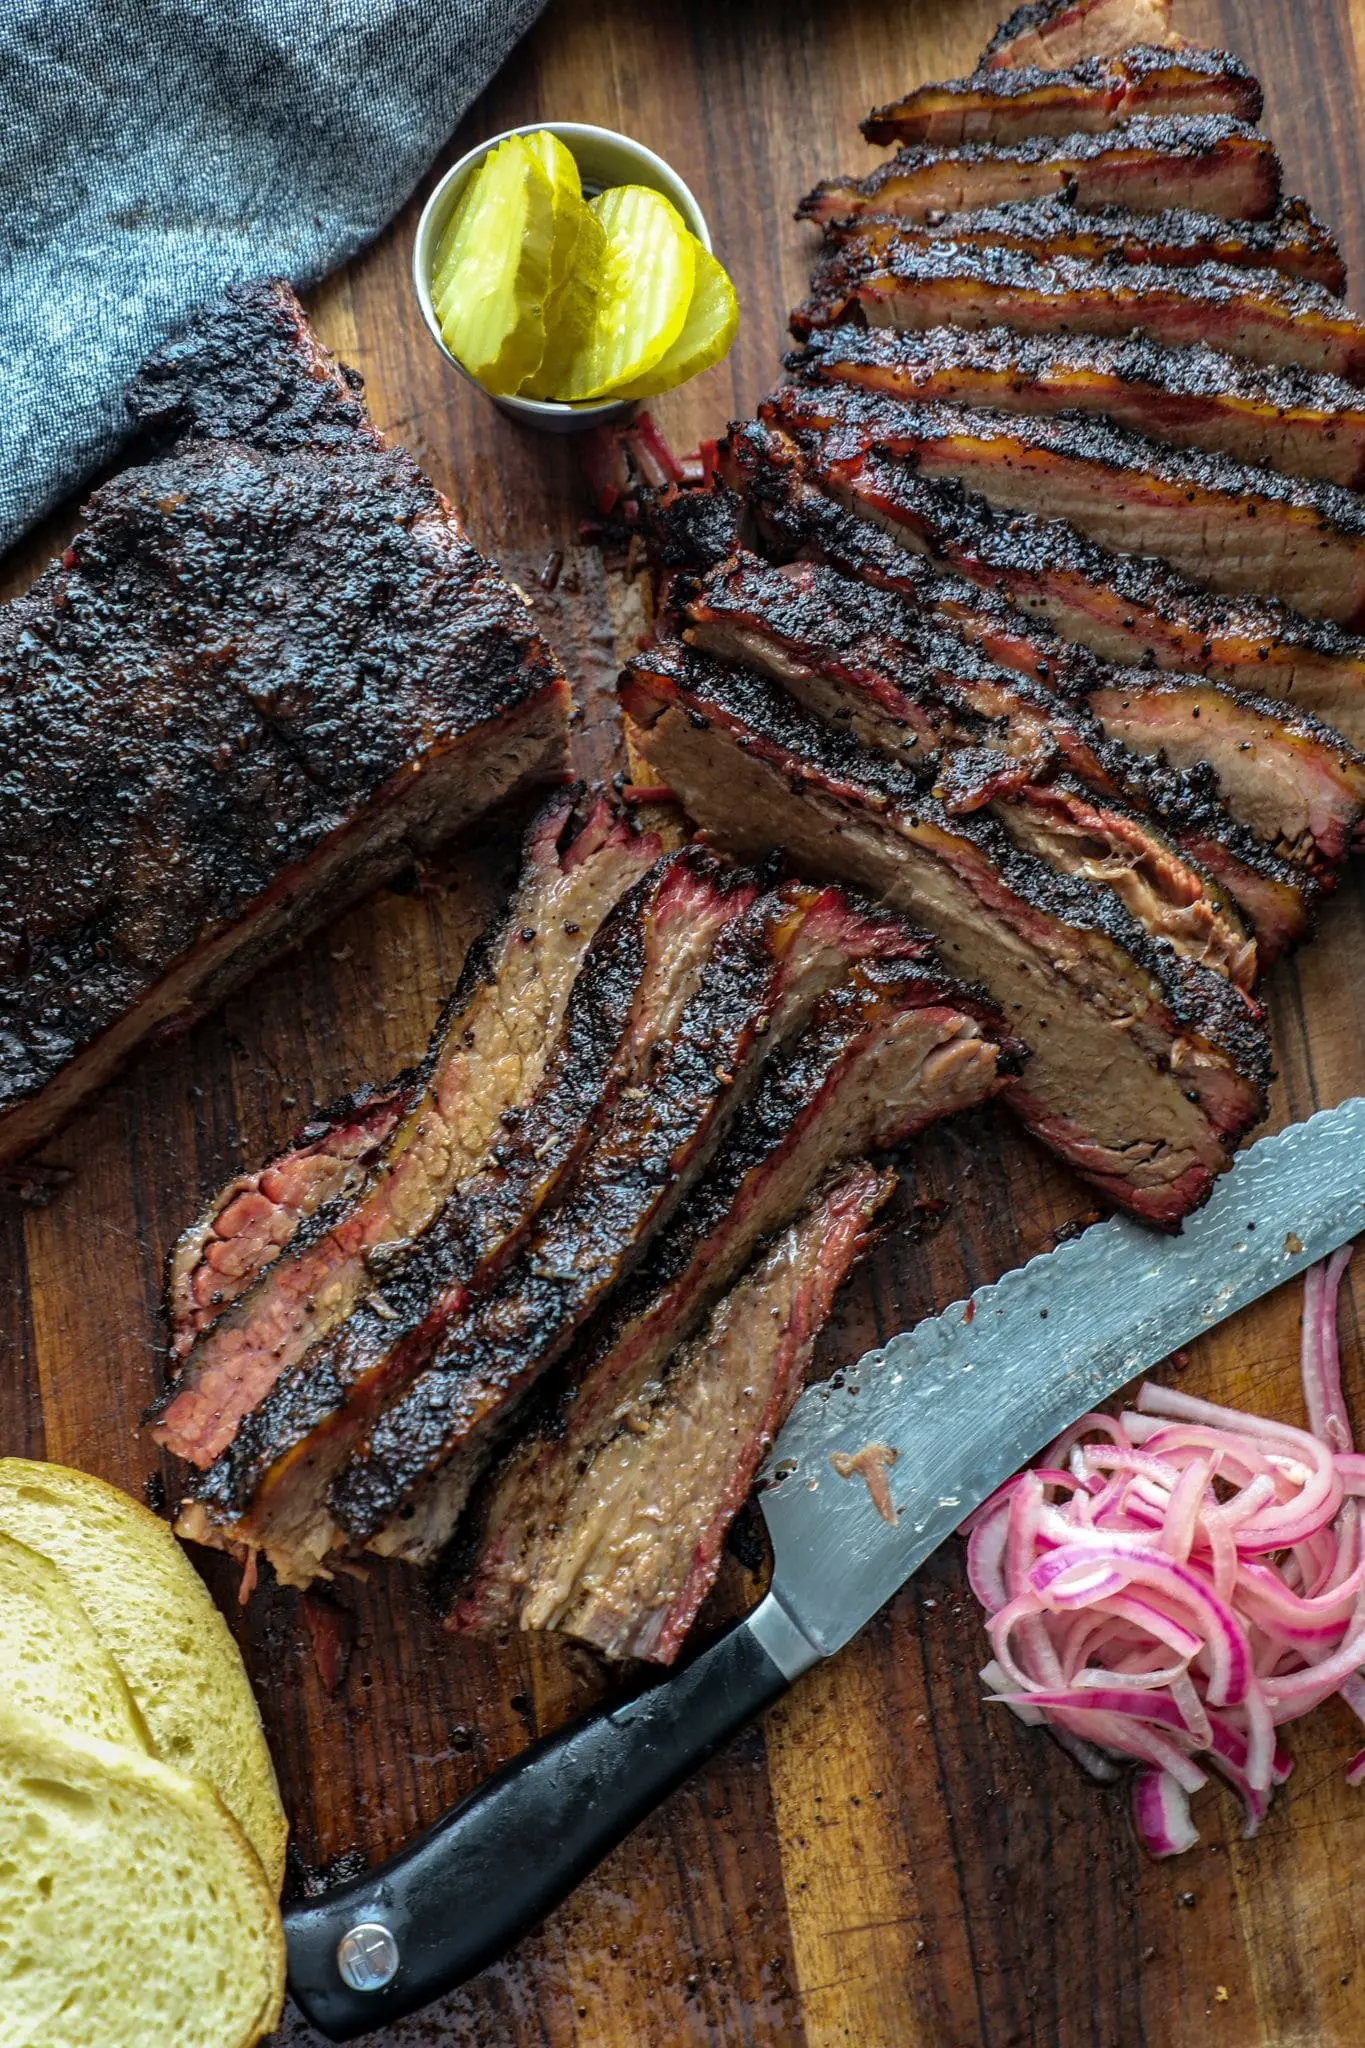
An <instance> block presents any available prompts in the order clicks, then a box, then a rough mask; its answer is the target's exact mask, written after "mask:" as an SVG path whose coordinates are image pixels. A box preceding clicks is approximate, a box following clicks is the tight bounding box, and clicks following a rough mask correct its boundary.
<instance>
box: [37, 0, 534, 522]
mask: <svg viewBox="0 0 1365 2048" xmlns="http://www.w3.org/2000/svg"><path fill="white" fill-rule="evenodd" d="M542 4H543V0H0V107H2V108H3V109H4V113H3V117H2V118H0V550H3V549H4V548H6V547H8V546H9V545H10V544H11V543H12V542H13V541H14V540H15V539H16V538H17V537H18V535H19V534H20V533H21V532H23V530H24V529H25V527H27V526H28V525H30V524H31V523H32V522H33V521H34V520H35V519H36V518H37V517H38V516H39V514H40V513H42V512H43V511H45V510H46V509H47V507H48V506H50V505H51V504H53V503H54V502H55V501H56V500H57V499H58V498H60V497H61V496H62V495H63V494H64V493H65V492H67V491H69V490H70V489H72V488H73V487H74V486H75V485H76V484H78V483H79V482H81V481H82V479H83V478H85V477H86V476H88V475H89V474H90V472H91V471H92V470H93V469H95V468H97V467H98V466H99V464H100V463H102V462H105V461H107V460H108V458H109V457H110V456H111V455H112V454H113V453H114V451H115V449H116V448H117V446H118V443H119V440H120V439H121V437H122V435H123V432H124V416H123V400H122V392H123V387H124V385H125V384H126V383H127V381H128V378H129V376H130V375H131V374H132V372H133V370H134V369H135V368H136V366H137V364H138V363H139V361H140V360H141V358H142V357H143V356H144V355H145V354H146V353H147V351H148V349H149V348H152V347H154V346H155V345H156V344H157V343H158V342H159V341H161V340H163V339H164V338H165V336H166V335H167V334H168V333H169V332H170V331H171V329H172V328H173V327H175V325H176V324H177V323H178V322H179V320H180V319H181V318H182V316H183V315H184V314H185V313H187V312H188V311H190V310H191V309H192V308H193V307H195V306H197V305H201V304H203V303H204V301H206V300H208V299H210V298H212V297H213V296H214V295H215V294H216V293H217V292H218V291H219V290H220V289H221V287H222V286H223V285H225V284H227V283H229V282H231V281H232V280H234V279H237V278H243V277H253V276H261V275H264V274H267V273H270V274H274V275H277V276H278V275H281V274H283V275H286V276H288V277H290V278H292V279H293V280H294V282H295V283H297V284H308V283H310V282H312V281H313V280H314V279H316V278H318V277H321V276H322V275H323V274H324V272H326V271H328V270H330V269H332V268H333V266H334V265H336V264H338V263H341V262H344V261H345V259H346V258H347V257H348V256H350V255H351V254H353V252H354V251H355V250H356V249H358V248H360V247H361V245H362V244H363V243H365V242H366V241H368V240H369V239H370V237H371V236H372V235H374V234H376V233H377V232H378V230H379V229H380V228H381V227H383V225H384V224H385V222H386V221H387V220H389V219H390V218H391V217H392V215H393V214H394V213H395V212H396V211H397V209H398V208H399V206H401V205H402V203H403V201H404V200H405V199H406V198H407V197H408V194H409V193H410V192H411V191H412V189H413V187H414V186H415V185H416V183H417V181H418V179H419V178H420V177H421V175H422V173H423V171H424V170H425V169H426V167H427V165H428V164H429V163H430V162H431V160H432V158H433V157H434V155H435V154H436V152H437V150H438V149H439V148H440V146H441V144H442V143H443V142H444V140H445V139H446V137H447V136H448V135H449V133H450V131H451V129H452V128H453V127H454V126H455V124H456V122H457V121H458V120H459V118H460V116H461V114H463V112H464V111H465V109H466V107H468V105H469V104H470V102H471V101H472V100H473V99H474V98H475V97H476V95H477V94H478V93H479V92H480V91H481V90H482V88H483V86H484V85H485V84H486V83H487V81H488V79H489V78H490V77H491V76H492V74H493V72H494V71H495V70H496V69H497V67H498V65H499V64H500V63H501V62H502V60H503V58H504V57H505V56H506V54H507V52H508V50H509V49H510V48H511V46H512V44H513V43H514V42H515V40H516V39H517V37H518V36H519V35H520V34H521V33H522V31H523V30H524V29H525V28H526V27H527V26H528V25H529V23H530V22H531V21H532V20H533V18H534V17H535V15H536V14H537V13H538V12H539V11H540V7H541V5H542Z"/></svg>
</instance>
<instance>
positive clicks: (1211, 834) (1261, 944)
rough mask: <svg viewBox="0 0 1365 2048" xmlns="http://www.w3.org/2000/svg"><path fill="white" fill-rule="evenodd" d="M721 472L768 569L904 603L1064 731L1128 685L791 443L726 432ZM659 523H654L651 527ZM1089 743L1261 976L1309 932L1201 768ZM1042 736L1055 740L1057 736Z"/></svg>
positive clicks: (1309, 905) (1304, 898)
mask: <svg viewBox="0 0 1365 2048" xmlns="http://www.w3.org/2000/svg"><path fill="white" fill-rule="evenodd" d="M722 462H723V465H724V467H725V469H726V470H727V472H728V473H730V474H732V475H733V476H734V477H735V478H736V479H737V480H739V481H741V482H742V483H743V485H744V488H745V489H746V491H747V492H748V493H749V503H750V506H751V510H752V516H753V523H754V525H755V526H756V527H757V529H758V531H759V533H760V535H761V537H762V540H763V543H764V545H765V547H766V548H767V549H768V551H769V553H770V554H772V555H773V556H774V557H775V558H776V559H778V560H785V561H792V560H796V559H803V560H811V561H824V562H828V563H829V564H830V565H831V566H832V567H834V568H836V569H838V570H840V571H841V572H842V573H843V574H844V575H846V576H852V577H856V578H858V579H860V580H861V581H863V582H864V583H867V584H870V585H871V586H872V587H873V588H874V589H877V590H889V591H892V592H894V593H896V594H897V595H898V596H902V597H905V598H908V599H909V600H910V602H911V603H912V604H913V605H914V606H915V607H916V609H917V610H922V611H923V612H924V613H926V614H927V615H928V616H929V617H930V618H931V619H932V620H933V621H934V622H935V624H936V625H938V626H941V627H943V628H944V629H946V630H947V631H949V632H951V633H953V634H954V635H956V636H958V637H959V638H961V639H962V640H963V641H965V642H966V644H967V645H968V646H970V647H974V648H977V649H979V650H980V651H981V653H982V654H984V655H985V656H986V657H987V658H988V659H989V660H990V661H992V662H995V663H997V664H998V665H999V666H1000V667H1002V668H1005V669H1009V670H1012V671H1014V672H1015V673H1016V674H1017V675H1019V676H1020V677H1021V678H1025V679H1026V680H1027V681H1028V683H1029V685H1030V686H1038V685H1042V686H1044V687H1045V688H1053V687H1054V686H1055V688H1056V690H1057V692H1058V694H1059V695H1061V696H1062V697H1063V698H1064V699H1065V700H1067V701H1068V702H1069V704H1070V707H1071V708H1070V711H1069V714H1068V718H1069V723H1070V729H1071V730H1076V729H1077V727H1078V724H1079V723H1080V722H1081V721H1084V720H1085V719H1086V718H1087V716H1088V715H1089V714H1088V713H1087V712H1086V711H1085V710H1084V709H1082V708H1080V707H1078V705H1077V702H1076V700H1077V699H1081V700H1084V698H1085V697H1086V696H1087V695H1088V694H1089V692H1091V691H1092V690H1097V689H1103V688H1107V687H1110V686H1115V685H1118V686H1123V685H1131V684H1132V683H1133V682H1134V681H1135V680H1136V679H1135V678H1134V677H1133V675H1132V674H1131V672H1130V671H1128V670H1125V669H1119V668H1115V667H1114V666H1113V665H1112V664H1111V663H1109V662H1106V661H1104V660H1103V659H1102V658H1101V657H1100V656H1098V655H1095V654H1093V653H1091V651H1090V650H1089V649H1088V648H1084V647H1079V646H1077V645H1075V644H1074V643H1072V642H1070V641H1066V640H1063V639H1061V638H1060V637H1059V636H1058V635H1057V634H1056V633H1055V632H1053V630H1052V629H1051V627H1050V626H1049V625H1048V624H1047V623H1046V621H1045V620H1043V619H1041V618H1037V617H1034V616H1031V615H1030V614H1029V613H1027V612H1025V611H1023V610H1022V609H1021V608H1020V607H1019V606H1018V605H1016V604H1013V603H1011V602H1010V600H1009V599H1008V598H1005V597H1001V596H999V595H998V594H997V593H996V592H995V591H994V590H992V589H989V588H983V587H982V586H981V585H980V584H975V583H970V582H968V581H967V580H966V578H965V577H959V576H949V575H944V574H942V573H941V572H940V571H939V570H937V569H936V568H934V567H933V566H931V564H930V563H929V562H928V561H927V560H926V559H925V557H924V556H922V555H915V554H911V553H909V552H908V550H907V549H905V548H903V547H900V546H899V545H898V544H897V543H896V541H895V540H893V539H892V538H891V536H890V535H889V534H887V533H885V532H883V531H882V529H881V528H880V527H879V526H874V525H873V524H872V522H871V520H869V519H859V518H857V517H856V516H855V515H854V514H853V513H851V512H848V511H846V510H845V509H844V508H843V507H842V506H841V505H837V504H836V503H835V502H834V501H833V499H832V498H829V497H826V495H825V493H824V492H823V491H821V490H819V489H818V488H817V487H816V486H815V485H814V484H813V483H811V482H810V481H809V480H808V479H807V478H806V477H805V476H804V475H803V474H802V471H801V468H800V465H799V460H798V458H797V452H796V449H795V445H794V443H792V442H791V441H789V440H787V439H786V438H785V437H784V436H781V435H776V434H773V433H771V432H770V431H769V430H768V429H766V428H764V427H763V426H761V425H759V424H758V423H757V422H745V423H744V424H742V425H739V426H735V427H732V428H731V430H730V434H729V437H728V439H727V441H726V442H725V443H724V444H723V446H722ZM665 519H666V513H664V512H662V511H661V512H660V514H659V519H658V521H657V522H656V523H660V522H663V521H664V520H665ZM1095 723H1096V728H1097V730H1098V731H1099V733H1100V735H1101V737H1100V740H1099V742H1098V743H1097V744H1095V745H1094V746H1093V747H1092V748H1091V751H1092V753H1093V755H1094V757H1095V763H1096V767H1097V769H1098V771H1099V775H1098V779H1097V776H1096V774H1095V773H1094V772H1093V771H1090V770H1088V769H1087V768H1086V766H1085V758H1084V753H1083V752H1082V750H1081V748H1080V747H1075V746H1073V747H1069V748H1068V750H1067V752H1066V760H1067V765H1068V767H1069V769H1070V770H1071V771H1072V772H1073V773H1077V774H1080V775H1082V777H1083V779H1084V780H1086V781H1087V782H1088V783H1090V784H1091V785H1092V786H1094V787H1096V788H1098V789H1101V790H1103V791H1108V792H1113V793H1118V794H1120V795H1122V796H1123V798H1124V800H1125V801H1126V802H1127V803H1129V804H1132V805H1134V806H1136V807H1138V808H1140V809H1142V810H1144V811H1150V812H1152V813H1153V814H1154V815H1155V816H1157V817H1159V818H1160V819H1161V820H1162V821H1163V823H1164V824H1165V825H1166V827H1167V828H1168V829H1169V830H1170V831H1171V832H1172V834H1173V835H1174V837H1175V838H1176V840H1177V842H1178V844H1179V845H1180V846H1181V847H1183V848H1184V850H1185V852H1186V853H1188V854H1189V856H1190V857H1191V859H1192V860H1194V861H1195V862H1196V863H1197V864H1198V865H1199V866H1201V867H1203V868H1205V869H1206V870H1207V871H1208V872H1209V873H1210V874H1211V875H1213V876H1214V878H1215V879H1216V880H1217V881H1218V882H1219V883H1220V884H1221V886H1222V887H1223V888H1224V889H1225V890H1226V891H1227V893H1228V894H1229V895H1231V896H1232V897H1233V898H1234V899H1235V901H1236V902H1237V903H1238V904H1239V905H1240V906H1241V908H1242V910H1243V912H1244V913H1245V915H1246V916H1247V918H1248V919H1249V920H1250V922H1251V925H1252V928H1253V929H1254V931H1255V933H1256V942H1257V952H1258V954H1259V956H1260V962H1261V964H1262V965H1263V966H1267V965H1269V963H1270V962H1271V961H1272V960H1273V959H1274V958H1275V957H1276V956H1277V955H1278V954H1279V953H1281V952H1284V951H1286V950H1288V949H1292V948H1293V947H1294V946H1296V945H1298V944H1299V943H1300V942H1301V941H1302V940H1303V939H1304V938H1306V937H1307V935H1308V933H1309V932H1310V931H1311V929H1312V922H1313V913H1314V909H1315V905H1316V902H1317V898H1318V895H1319V886H1318V883H1317V882H1316V881H1315V880H1314V879H1313V877H1312V876H1311V875H1310V874H1309V873H1308V872H1307V870H1306V869H1305V868H1304V867H1302V866H1301V865H1300V864H1298V863H1296V862H1291V861H1286V860H1284V859H1282V858H1281V857H1280V856H1279V855H1277V854H1274V853H1272V852H1271V850H1270V848H1269V847H1268V846H1266V845H1265V843H1264V842H1263V841H1261V840H1259V839H1257V838H1256V837H1255V835H1254V834H1253V833H1251V832H1250V831H1248V829H1247V828H1246V826H1245V825H1241V824H1238V822H1237V821H1236V820H1235V819H1234V818H1232V817H1231V816H1230V815H1229V813H1228V812H1227V810H1226V809H1225V808H1224V806H1223V805H1222V803H1221V802H1220V801H1219V798H1218V778H1217V775H1216V773H1215V772H1214V770H1213V769H1212V768H1211V767H1210V766H1209V764H1208V763H1207V762H1206V761H1202V760H1201V761H1199V762H1198V763H1197V764H1194V765H1192V766H1190V767H1188V768H1185V769H1182V770H1179V771H1176V770H1174V769H1172V768H1171V767H1170V766H1169V765H1168V764H1166V763H1164V762H1162V761H1161V760H1160V759H1159V758H1144V757H1141V756H1136V755H1134V754H1132V753H1131V752H1130V751H1129V750H1128V749H1127V748H1126V747H1124V746H1122V745H1117V744H1114V743H1113V742H1108V743H1107V744H1106V741H1105V739H1104V736H1103V729H1102V728H1099V727H1098V721H1096V722H1095ZM1066 729H1067V728H1065V727H1063V728H1059V727H1057V726H1054V728H1053V730H1054V733H1056V732H1057V731H1058V730H1066Z"/></svg>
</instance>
